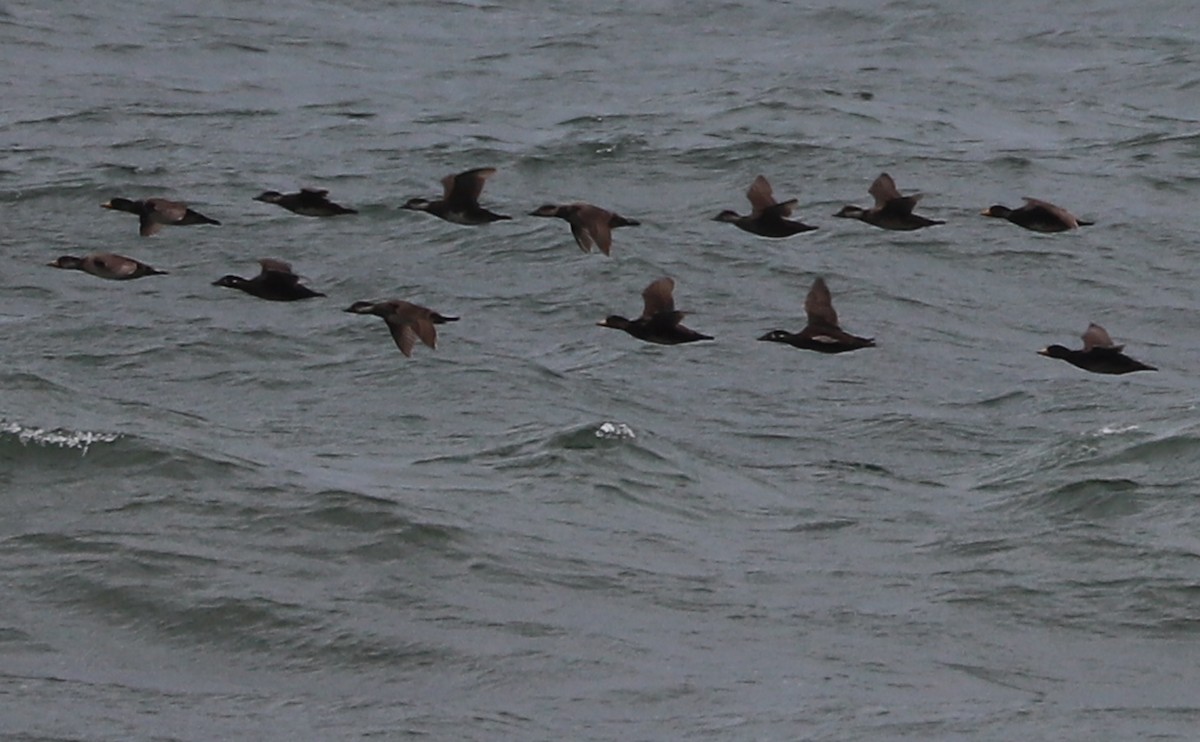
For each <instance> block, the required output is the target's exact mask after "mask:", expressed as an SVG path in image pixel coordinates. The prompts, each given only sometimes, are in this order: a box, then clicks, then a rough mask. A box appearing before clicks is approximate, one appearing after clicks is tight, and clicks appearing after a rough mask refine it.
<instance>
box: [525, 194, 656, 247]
mask: <svg viewBox="0 0 1200 742" xmlns="http://www.w3.org/2000/svg"><path fill="white" fill-rule="evenodd" d="M529 215H530V216H547V217H558V218H559V219H563V220H565V221H566V222H567V224H570V225H571V235H572V236H573V237H574V238H575V242H576V244H578V245H579V249H580V250H583V251H584V252H585V253H589V252H591V251H592V246H593V245H594V246H595V247H597V248H599V250H600V252H602V253H604V254H605V255H608V254H610V253H611V252H612V231H613V230H614V229H616V228H617V227H636V226H638V225H639V224H640V223H641V222H639V221H637V220H635V219H626V218H625V217H623V216H621V215H620V214H617V213H616V212H612V211H609V210H608V209H602V208H600V207H599V206H593V205H592V204H585V203H573V204H563V205H557V204H545V205H543V206H539V207H538V208H537V209H535V210H534V211H531V212H529Z"/></svg>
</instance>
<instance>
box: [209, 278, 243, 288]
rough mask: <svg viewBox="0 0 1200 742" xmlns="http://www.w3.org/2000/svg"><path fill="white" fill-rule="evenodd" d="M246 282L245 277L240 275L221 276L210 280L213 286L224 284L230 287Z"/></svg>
mask: <svg viewBox="0 0 1200 742" xmlns="http://www.w3.org/2000/svg"><path fill="white" fill-rule="evenodd" d="M245 282H246V279H244V278H242V277H241V276H221V277H220V278H218V279H217V280H215V281H213V282H212V285H213V286H224V287H226V288H230V289H236V288H237V287H239V286H241V285H242V284H243V283H245Z"/></svg>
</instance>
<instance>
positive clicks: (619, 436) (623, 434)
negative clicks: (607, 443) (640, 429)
mask: <svg viewBox="0 0 1200 742" xmlns="http://www.w3.org/2000/svg"><path fill="white" fill-rule="evenodd" d="M596 437H597V438H604V439H607V440H627V439H630V438H636V437H637V436H636V435H634V434H633V428H631V427H629V426H628V425H626V424H625V423H602V424H601V425H600V427H598V428H596Z"/></svg>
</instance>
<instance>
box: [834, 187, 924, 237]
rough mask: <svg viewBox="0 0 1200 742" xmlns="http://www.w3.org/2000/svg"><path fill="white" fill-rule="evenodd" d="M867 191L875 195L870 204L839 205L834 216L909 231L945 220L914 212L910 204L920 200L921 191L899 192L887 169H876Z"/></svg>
mask: <svg viewBox="0 0 1200 742" xmlns="http://www.w3.org/2000/svg"><path fill="white" fill-rule="evenodd" d="M867 192H868V193H870V194H871V195H872V196H873V197H874V198H875V205H874V206H873V207H871V208H869V209H864V208H862V207H861V206H843V207H842V210H841V211H839V212H838V213H836V214H834V216H836V217H841V218H843V219H858V220H859V221H863V222H866V223H867V224H871V225H874V226H876V227H879V228H881V229H891V230H895V231H912V230H914V229H921V228H923V227H932V226H935V225H937V224H945V222H943V221H939V220H937V219H927V218H925V217H923V216H920V215H919V214H914V213H913V208H914V207H915V206H916V205H917V202H918V201H920V200H921V197H922V196H921V194H919V193H914V194H912V195H910V196H903V195H901V194H900V190H899V189H898V188H896V181H894V180H892V176H890V175H888V174H887V173H880V175H879V177H878V178H876V179H875V182H874V183H872V184H871V187H870V188H869V189H867Z"/></svg>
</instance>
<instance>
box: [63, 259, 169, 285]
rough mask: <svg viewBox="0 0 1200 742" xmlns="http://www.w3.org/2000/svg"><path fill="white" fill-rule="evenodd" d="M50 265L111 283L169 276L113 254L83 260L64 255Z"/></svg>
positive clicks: (141, 263) (140, 262) (136, 261)
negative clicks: (145, 277)
mask: <svg viewBox="0 0 1200 742" xmlns="http://www.w3.org/2000/svg"><path fill="white" fill-rule="evenodd" d="M48 265H50V266H51V267H54V268H65V269H67V270H77V271H83V272H84V273H90V274H92V275H93V276H97V277H99V278H107V279H108V280H110V281H129V280H131V279H134V278H142V277H144V276H165V275H166V274H167V272H166V271H160V270H157V269H155V268H151V267H150V266H148V265H146V264H145V263H143V262H142V261H140V260H134V259H133V258H127V257H125V256H124V255H117V254H116V253H111V252H96V253H92V254H91V255H85V256H83V257H82V258H77V257H75V256H74V255H63V256H62V257H60V258H58V259H57V260H55V261H54V262H52V263H48Z"/></svg>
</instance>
